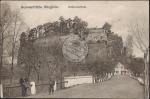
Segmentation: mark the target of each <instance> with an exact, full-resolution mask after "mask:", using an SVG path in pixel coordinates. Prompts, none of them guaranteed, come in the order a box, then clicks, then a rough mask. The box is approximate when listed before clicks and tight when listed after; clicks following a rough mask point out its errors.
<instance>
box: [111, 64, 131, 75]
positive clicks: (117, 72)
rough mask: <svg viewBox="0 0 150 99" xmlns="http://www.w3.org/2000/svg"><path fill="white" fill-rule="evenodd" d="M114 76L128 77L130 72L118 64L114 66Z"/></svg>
mask: <svg viewBox="0 0 150 99" xmlns="http://www.w3.org/2000/svg"><path fill="white" fill-rule="evenodd" d="M114 69H115V72H114V75H129V74H130V71H129V70H128V69H126V68H125V66H124V65H122V64H121V63H120V62H119V63H118V64H117V65H116V66H115V68H114Z"/></svg>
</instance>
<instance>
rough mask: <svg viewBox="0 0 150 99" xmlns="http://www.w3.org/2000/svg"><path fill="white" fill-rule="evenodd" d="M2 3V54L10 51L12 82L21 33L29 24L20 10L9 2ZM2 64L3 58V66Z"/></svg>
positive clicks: (8, 54)
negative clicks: (12, 8)
mask: <svg viewBox="0 0 150 99" xmlns="http://www.w3.org/2000/svg"><path fill="white" fill-rule="evenodd" d="M1 5H2V6H1V12H2V13H1V24H0V26H1V38H2V39H1V41H2V44H1V46H2V47H1V48H2V52H1V53H2V54H1V55H4V52H8V53H7V56H9V57H10V58H11V72H12V75H11V80H10V83H12V79H13V68H14V59H15V58H16V57H17V52H18V48H19V35H20V33H21V31H24V29H25V28H26V27H27V26H26V24H25V23H24V22H23V21H22V20H23V19H22V16H21V14H20V13H19V11H18V10H14V11H11V10H10V6H9V4H8V3H2V4H1ZM2 65H3V64H2V58H1V66H2Z"/></svg>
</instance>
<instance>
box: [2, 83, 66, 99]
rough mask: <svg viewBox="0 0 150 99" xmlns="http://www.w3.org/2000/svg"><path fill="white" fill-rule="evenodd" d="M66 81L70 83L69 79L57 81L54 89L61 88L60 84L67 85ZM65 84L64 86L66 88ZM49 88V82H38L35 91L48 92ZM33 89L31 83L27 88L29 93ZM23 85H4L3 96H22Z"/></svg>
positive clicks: (28, 93)
mask: <svg viewBox="0 0 150 99" xmlns="http://www.w3.org/2000/svg"><path fill="white" fill-rule="evenodd" d="M65 83H68V82H67V81H64V82H58V83H56V82H55V86H54V90H59V89H60V88H59V87H58V86H60V84H62V85H65ZM64 87H65V86H63V88H64ZM48 88H49V84H47V83H45V84H36V85H35V92H36V93H37V94H38V93H44V92H48ZM31 91H32V85H30V86H29V87H28V89H27V95H31ZM21 92H22V91H21V86H20V85H16V86H4V88H3V96H4V97H5V98H10V97H11V98H14V97H20V96H21Z"/></svg>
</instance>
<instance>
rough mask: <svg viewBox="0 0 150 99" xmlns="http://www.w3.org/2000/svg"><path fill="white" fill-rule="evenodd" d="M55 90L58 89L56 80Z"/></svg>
mask: <svg viewBox="0 0 150 99" xmlns="http://www.w3.org/2000/svg"><path fill="white" fill-rule="evenodd" d="M54 90H57V82H56V81H55V85H54Z"/></svg>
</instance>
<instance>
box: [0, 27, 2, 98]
mask: <svg viewBox="0 0 150 99" xmlns="http://www.w3.org/2000/svg"><path fill="white" fill-rule="evenodd" d="M2 59H3V33H2V29H0V98H3V86H2V66H3V60H2Z"/></svg>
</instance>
